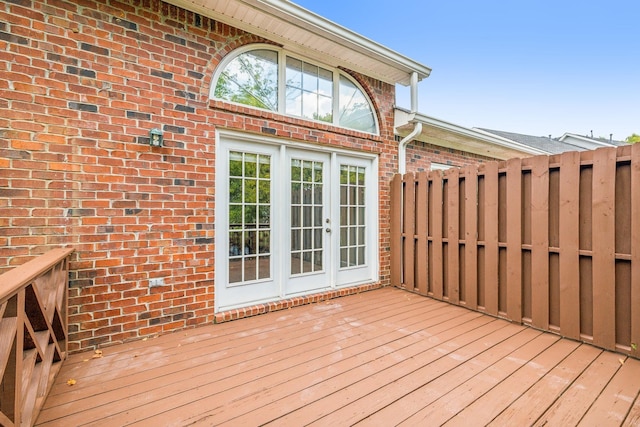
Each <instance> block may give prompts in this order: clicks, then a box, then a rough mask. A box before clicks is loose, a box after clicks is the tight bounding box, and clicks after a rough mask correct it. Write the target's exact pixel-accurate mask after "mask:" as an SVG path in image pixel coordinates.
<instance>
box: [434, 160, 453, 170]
mask: <svg viewBox="0 0 640 427" xmlns="http://www.w3.org/2000/svg"><path fill="white" fill-rule="evenodd" d="M453 167H454V166H452V165H447V164H445V163H437V162H431V167H430V168H429V170H432V171H446V170H448V169H451V168H453Z"/></svg>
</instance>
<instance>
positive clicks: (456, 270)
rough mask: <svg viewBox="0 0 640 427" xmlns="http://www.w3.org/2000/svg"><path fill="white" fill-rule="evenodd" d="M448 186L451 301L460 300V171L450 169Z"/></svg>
mask: <svg viewBox="0 0 640 427" xmlns="http://www.w3.org/2000/svg"><path fill="white" fill-rule="evenodd" d="M446 176H447V182H448V188H449V191H448V193H447V195H448V200H447V204H448V209H447V214H448V220H447V241H448V246H447V249H448V254H447V266H446V268H447V295H448V297H449V302H451V303H454V304H458V303H459V302H460V237H459V236H460V225H459V222H460V192H459V191H460V173H459V172H458V169H449V170H448V171H447V173H446Z"/></svg>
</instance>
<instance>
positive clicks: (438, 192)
mask: <svg viewBox="0 0 640 427" xmlns="http://www.w3.org/2000/svg"><path fill="white" fill-rule="evenodd" d="M431 183H432V184H431V186H432V187H431V188H432V193H431V196H432V199H431V203H433V206H430V207H431V211H430V212H431V261H432V267H431V272H432V277H431V284H432V292H433V296H434V297H435V298H438V299H442V296H443V293H444V288H443V279H444V277H443V276H444V272H443V260H442V258H443V254H442V210H443V205H442V203H443V200H442V198H443V194H442V172H440V171H432V172H431Z"/></svg>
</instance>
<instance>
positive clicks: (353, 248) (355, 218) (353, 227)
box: [340, 165, 366, 268]
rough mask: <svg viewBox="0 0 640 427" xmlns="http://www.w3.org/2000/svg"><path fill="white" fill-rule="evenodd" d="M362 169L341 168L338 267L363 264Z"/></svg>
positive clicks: (356, 167) (363, 211) (343, 166)
mask: <svg viewBox="0 0 640 427" xmlns="http://www.w3.org/2000/svg"><path fill="white" fill-rule="evenodd" d="M364 174H365V168H363V167H359V166H351V165H340V267H341V268H345V267H355V266H361V265H364V264H365V259H364V253H365V248H366V241H365V236H366V224H365V206H364V199H365V186H364V183H365V179H364Z"/></svg>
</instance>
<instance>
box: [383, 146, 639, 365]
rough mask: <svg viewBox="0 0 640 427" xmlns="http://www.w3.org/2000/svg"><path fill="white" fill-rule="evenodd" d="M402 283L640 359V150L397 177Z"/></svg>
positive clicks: (396, 274) (394, 226)
mask: <svg viewBox="0 0 640 427" xmlns="http://www.w3.org/2000/svg"><path fill="white" fill-rule="evenodd" d="M391 209H392V214H391V242H392V243H391V283H392V284H393V285H395V286H400V287H404V288H406V289H408V290H411V291H415V292H418V293H420V294H423V295H428V296H431V297H433V298H437V299H441V300H446V301H449V302H450V303H453V304H458V305H461V306H465V307H468V308H470V309H474V310H479V311H482V312H485V313H487V314H491V315H495V316H500V317H504V318H506V319H509V320H512V321H514V322H520V323H524V324H529V325H531V326H533V327H536V328H539V329H542V330H548V331H552V332H556V333H559V334H561V335H563V336H566V337H569V338H573V339H576V340H581V341H584V342H588V343H591V344H594V345H597V346H599V347H602V348H606V349H610V350H616V351H619V352H622V353H626V354H629V355H632V356H635V357H639V356H640V351H638V346H639V345H640V144H636V145H633V146H625V147H620V148H617V149H616V148H603V149H598V150H596V151H587V152H569V153H564V154H561V155H555V156H550V157H549V156H537V157H532V158H527V159H511V160H508V161H506V162H500V163H498V162H491V163H485V164H481V165H480V166H468V167H465V168H462V169H450V170H447V171H445V172H444V174H442V173H441V172H439V171H432V172H428V173H427V172H422V173H418V174H417V175H414V174H407V175H404V176H401V175H396V176H395V177H394V178H393V181H392V188H391Z"/></svg>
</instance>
